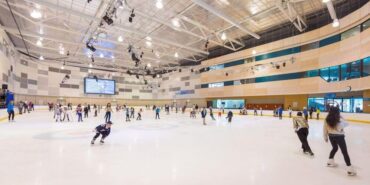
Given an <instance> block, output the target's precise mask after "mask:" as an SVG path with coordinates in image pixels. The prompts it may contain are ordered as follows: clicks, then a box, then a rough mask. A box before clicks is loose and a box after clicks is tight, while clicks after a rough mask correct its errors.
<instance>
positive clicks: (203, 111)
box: [200, 107, 207, 125]
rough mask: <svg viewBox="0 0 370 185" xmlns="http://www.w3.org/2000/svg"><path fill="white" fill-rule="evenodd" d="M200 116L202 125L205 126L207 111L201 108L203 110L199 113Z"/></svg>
mask: <svg viewBox="0 0 370 185" xmlns="http://www.w3.org/2000/svg"><path fill="white" fill-rule="evenodd" d="M200 114H201V116H202V119H203V125H207V124H206V116H207V109H206V108H205V107H203V109H202V111H201V112H200Z"/></svg>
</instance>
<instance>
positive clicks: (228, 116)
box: [226, 110, 233, 123]
mask: <svg viewBox="0 0 370 185" xmlns="http://www.w3.org/2000/svg"><path fill="white" fill-rule="evenodd" d="M226 118H227V121H228V122H229V123H231V120H232V119H233V112H232V111H231V110H230V111H229V112H228V113H227V117H226Z"/></svg>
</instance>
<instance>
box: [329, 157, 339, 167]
mask: <svg viewBox="0 0 370 185" xmlns="http://www.w3.org/2000/svg"><path fill="white" fill-rule="evenodd" d="M337 166H338V164H336V163H335V162H334V159H329V161H328V163H327V167H333V168H334V167H337Z"/></svg>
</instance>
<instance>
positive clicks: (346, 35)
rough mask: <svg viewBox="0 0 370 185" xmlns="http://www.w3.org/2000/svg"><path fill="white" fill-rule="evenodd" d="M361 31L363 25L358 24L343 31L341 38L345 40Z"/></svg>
mask: <svg viewBox="0 0 370 185" xmlns="http://www.w3.org/2000/svg"><path fill="white" fill-rule="evenodd" d="M360 32H361V26H360V25H358V26H356V27H353V28H351V29H349V30H347V31H345V32H343V33H342V34H340V35H341V40H344V39H346V38H349V37H352V36H355V35H357V34H359V33H360Z"/></svg>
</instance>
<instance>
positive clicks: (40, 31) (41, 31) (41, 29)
mask: <svg viewBox="0 0 370 185" xmlns="http://www.w3.org/2000/svg"><path fill="white" fill-rule="evenodd" d="M39 33H40V35H43V34H44V29H43V28H42V27H40V30H39Z"/></svg>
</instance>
